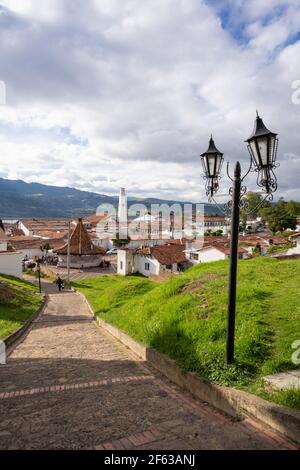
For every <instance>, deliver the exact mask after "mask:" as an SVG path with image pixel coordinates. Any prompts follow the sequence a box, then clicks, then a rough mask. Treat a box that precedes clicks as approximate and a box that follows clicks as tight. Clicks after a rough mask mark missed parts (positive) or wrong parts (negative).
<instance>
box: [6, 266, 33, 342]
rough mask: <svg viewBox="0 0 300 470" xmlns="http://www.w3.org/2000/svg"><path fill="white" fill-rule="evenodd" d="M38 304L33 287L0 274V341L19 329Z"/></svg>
mask: <svg viewBox="0 0 300 470" xmlns="http://www.w3.org/2000/svg"><path fill="white" fill-rule="evenodd" d="M40 304H41V295H40V294H39V292H38V289H37V288H36V287H35V286H33V285H32V284H30V283H28V282H26V281H21V280H20V279H16V278H13V277H7V276H3V275H1V274H0V339H3V338H5V337H6V336H8V335H9V334H11V333H13V332H14V331H16V330H17V329H18V328H20V327H21V326H22V325H23V324H24V322H25V321H26V320H27V319H28V318H29V317H30V316H31V315H32V314H33V313H34V312H35V311H36V310H37V309H38V307H39V305H40Z"/></svg>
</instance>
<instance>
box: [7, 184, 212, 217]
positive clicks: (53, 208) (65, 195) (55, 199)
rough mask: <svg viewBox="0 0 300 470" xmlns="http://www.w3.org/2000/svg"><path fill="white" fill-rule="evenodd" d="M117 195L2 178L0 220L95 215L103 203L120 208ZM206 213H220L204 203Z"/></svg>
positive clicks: (130, 200) (153, 201)
mask: <svg viewBox="0 0 300 470" xmlns="http://www.w3.org/2000/svg"><path fill="white" fill-rule="evenodd" d="M118 200H119V197H118V196H107V195H105V194H97V193H93V192H89V191H80V190H78V189H74V188H68V187H58V186H48V185H45V184H39V183H26V182H25V181H22V180H8V179H4V178H0V219H21V218H33V217H36V218H60V217H72V218H75V217H84V216H87V215H90V214H93V213H95V212H96V209H97V207H98V206H99V205H100V204H112V205H113V206H115V207H117V205H118ZM134 203H142V204H145V205H146V207H148V208H149V209H150V207H151V204H163V203H167V204H174V203H179V204H184V203H183V202H182V201H170V200H163V199H156V198H146V199H141V198H135V197H129V198H128V207H129V206H130V204H134ZM205 212H206V213H208V214H218V213H219V210H218V208H217V207H216V206H215V205H213V204H205Z"/></svg>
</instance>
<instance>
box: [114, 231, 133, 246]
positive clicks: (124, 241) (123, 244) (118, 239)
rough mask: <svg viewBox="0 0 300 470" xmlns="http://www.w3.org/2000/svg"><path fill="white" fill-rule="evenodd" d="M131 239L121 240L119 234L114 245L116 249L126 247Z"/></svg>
mask: <svg viewBox="0 0 300 470" xmlns="http://www.w3.org/2000/svg"><path fill="white" fill-rule="evenodd" d="M130 240H131V238H130V237H129V236H127V238H120V234H119V232H118V233H117V235H116V238H115V239H114V240H113V244H114V246H115V247H121V246H125V245H127V244H128V243H129V242H130Z"/></svg>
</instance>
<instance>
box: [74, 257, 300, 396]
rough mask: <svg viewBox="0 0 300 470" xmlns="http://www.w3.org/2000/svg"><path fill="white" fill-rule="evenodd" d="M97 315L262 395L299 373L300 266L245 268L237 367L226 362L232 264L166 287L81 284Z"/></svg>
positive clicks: (115, 280)
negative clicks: (269, 385) (283, 374)
mask: <svg viewBox="0 0 300 470" xmlns="http://www.w3.org/2000/svg"><path fill="white" fill-rule="evenodd" d="M73 284H74V286H75V287H76V288H78V289H79V290H81V292H82V293H83V294H85V295H86V296H87V298H88V299H89V301H90V302H91V304H92V306H93V307H94V309H95V312H96V314H97V315H99V316H100V317H101V318H103V319H104V320H106V321H107V322H109V323H111V324H113V325H115V326H117V327H119V328H121V329H123V330H125V331H126V332H128V334H129V335H131V336H132V337H134V338H136V339H138V340H140V341H142V342H143V343H144V344H146V345H149V346H152V347H155V348H156V349H158V350H159V351H161V352H163V353H166V354H168V355H169V356H170V357H172V358H173V359H175V360H176V361H177V363H178V364H179V365H180V366H181V367H183V368H184V369H185V370H189V371H195V372H197V373H199V375H201V376H202V377H204V378H205V379H206V380H207V381H209V382H212V383H217V384H221V385H230V386H236V387H240V388H244V389H247V390H250V391H252V392H255V393H259V390H260V387H261V385H260V384H261V378H262V377H263V376H265V375H269V374H272V373H276V372H280V371H284V370H287V369H293V368H296V366H295V365H294V364H293V363H292V362H291V356H292V353H293V349H292V347H291V345H292V343H293V341H295V340H297V339H300V321H299V319H300V288H299V286H300V260H283V261H278V260H276V259H263V258H256V259H253V260H248V261H241V262H240V263H239V274H238V292H237V315H236V342H235V359H236V361H235V364H234V365H232V366H229V367H226V366H225V364H224V353H225V338H226V317H227V285H228V262H227V261H222V262H217V263H210V264H203V265H199V266H196V267H194V268H191V269H190V270H188V271H186V272H185V273H184V274H182V275H180V276H177V277H173V278H171V279H170V280H168V281H166V282H165V283H162V284H159V283H156V282H153V281H150V280H148V279H145V278H141V277H137V276H131V277H126V278H125V277H118V276H113V277H99V278H96V279H92V280H85V281H82V282H77V283H73Z"/></svg>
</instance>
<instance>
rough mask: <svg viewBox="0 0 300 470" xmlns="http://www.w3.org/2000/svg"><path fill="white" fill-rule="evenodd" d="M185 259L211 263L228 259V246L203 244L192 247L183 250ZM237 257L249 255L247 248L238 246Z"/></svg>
mask: <svg viewBox="0 0 300 470" xmlns="http://www.w3.org/2000/svg"><path fill="white" fill-rule="evenodd" d="M185 252H186V256H187V259H188V260H189V261H190V262H191V263H192V264H200V263H212V262H214V261H221V260H225V259H229V256H230V248H229V246H225V245H215V246H204V247H202V248H194V249H193V248H192V249H188V250H185ZM238 255H239V259H245V258H247V257H248V256H249V254H248V252H247V250H245V249H244V248H241V247H239V249H238Z"/></svg>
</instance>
